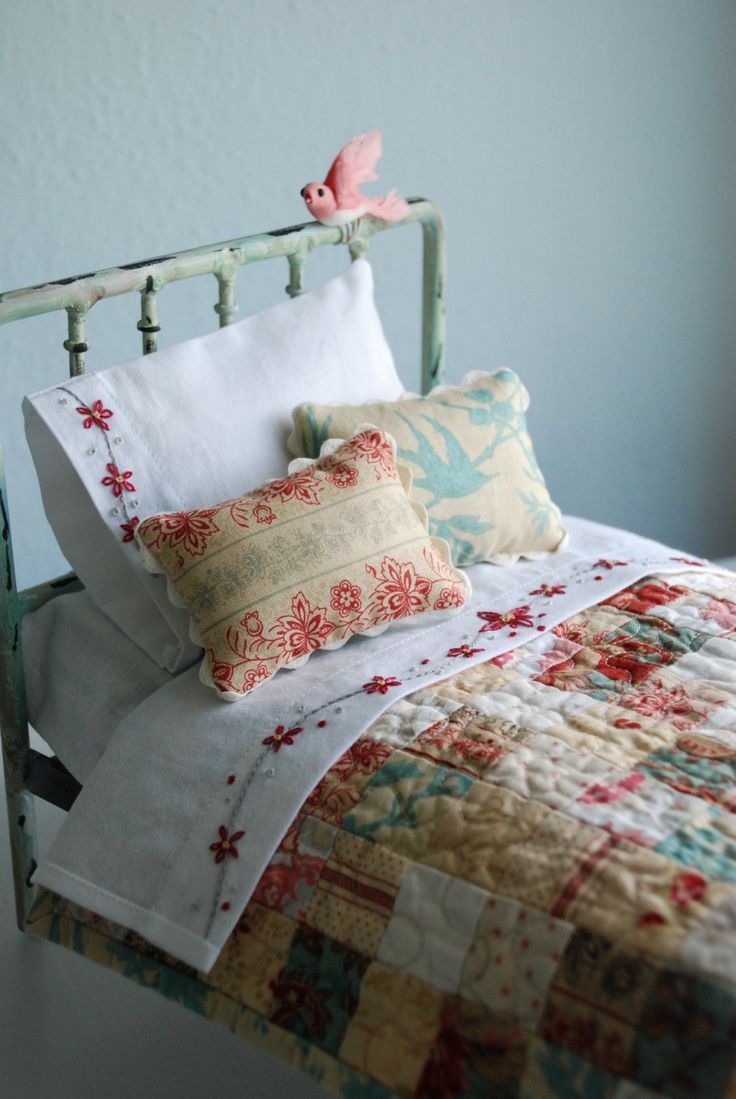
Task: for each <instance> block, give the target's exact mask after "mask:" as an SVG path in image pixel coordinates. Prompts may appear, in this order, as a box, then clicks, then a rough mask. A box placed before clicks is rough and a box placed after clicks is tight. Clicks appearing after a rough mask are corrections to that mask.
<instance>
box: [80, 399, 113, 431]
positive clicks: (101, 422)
mask: <svg viewBox="0 0 736 1099" xmlns="http://www.w3.org/2000/svg"><path fill="white" fill-rule="evenodd" d="M77 412H78V413H79V415H80V416H85V417H86V419H85V420H84V422H83V423H82V427H84V428H90V427H92V425H93V424H94V425H96V426H97V427H101V428H102V430H103V431H109V430H110V425H109V424H106V423H105V420H109V419H110V417H111V416H112V415H113V412H112V409H110V408H105V407H104V406H103V404H102V401H94V402H93V404H92V407H91V408H87V406H86V405H79V407H78V408H77Z"/></svg>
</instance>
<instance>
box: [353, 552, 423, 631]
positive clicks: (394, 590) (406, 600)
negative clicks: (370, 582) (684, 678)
mask: <svg viewBox="0 0 736 1099" xmlns="http://www.w3.org/2000/svg"><path fill="white" fill-rule="evenodd" d="M366 569H367V570H368V571H369V572H373V573H374V575H375V572H374V570H373V569H372V568H371V566H368V565H366ZM381 577H382V580H381V582H380V583H379V584H378V586H377V587H376V588H375V590H374V591H373V594H372V595H371V599H370V608H369V609H370V610H371V612H372V613H373V614H374V615H375V618H376V620H377V621H379V622H380V621H382V620H383V621H386V620H390V619H395V618H407V617H409V615H412V614H416V613H417V612H418V611H422V610H425V608H426V607H427V606H428V605H429V595H430V592H431V591H432V581H431V580H428V579H427V577H426V576H420V575H419V573H418V572H417V570H416V568H415V567H414V565H413V564H412V563H411V562H410V561H404V562H399V561H397V560H396V559H395V558H394V557H384V559H383V561H382V563H381Z"/></svg>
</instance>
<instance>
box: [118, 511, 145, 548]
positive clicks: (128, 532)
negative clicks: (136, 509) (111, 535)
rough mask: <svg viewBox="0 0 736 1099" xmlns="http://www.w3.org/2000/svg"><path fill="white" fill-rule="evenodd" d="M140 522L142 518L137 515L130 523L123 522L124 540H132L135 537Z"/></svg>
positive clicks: (121, 526)
mask: <svg viewBox="0 0 736 1099" xmlns="http://www.w3.org/2000/svg"><path fill="white" fill-rule="evenodd" d="M139 523H140V519H139V518H138V516H137V515H134V516H133V518H132V519H131V520H130V522H129V523H121V524H120V529H121V530H122V532H123V541H124V542H132V541H133V539H134V538H135V528H136V527H137V526H138V524H139Z"/></svg>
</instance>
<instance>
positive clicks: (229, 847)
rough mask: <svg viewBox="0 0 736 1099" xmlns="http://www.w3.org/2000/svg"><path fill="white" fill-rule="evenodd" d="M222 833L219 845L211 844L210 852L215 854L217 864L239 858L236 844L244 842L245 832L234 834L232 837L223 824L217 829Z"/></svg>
mask: <svg viewBox="0 0 736 1099" xmlns="http://www.w3.org/2000/svg"><path fill="white" fill-rule="evenodd" d="M217 831H218V832H219V833H220V838H219V840H218V841H217V843H211V844H210V851H214V852H215V862H223V860H224V859H227V858H233V859H237V858H239V855H238V849H237V847H236V846H235V844H236V843H237V842H238V840H242V838H243V836H244V835H245V832H233V834H232V835H231V836H228V834H227V828H226V827H225V825H224V824H221V825H220V827H219V828H218V829H217Z"/></svg>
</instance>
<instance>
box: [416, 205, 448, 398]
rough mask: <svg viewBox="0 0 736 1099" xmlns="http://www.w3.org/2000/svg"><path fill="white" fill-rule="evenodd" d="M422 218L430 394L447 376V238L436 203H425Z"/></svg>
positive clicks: (425, 384) (425, 387)
mask: <svg viewBox="0 0 736 1099" xmlns="http://www.w3.org/2000/svg"><path fill="white" fill-rule="evenodd" d="M424 208H426V213H425V209H424ZM419 220H420V221H421V223H422V236H423V240H424V257H423V262H424V277H423V292H422V393H429V391H430V389H431V388H432V387H433V386H435V385H439V383H440V382H441V381H443V379H444V375H445V283H446V281H447V237H446V234H445V223H444V221H443V220H442V214H441V213H440V212H439V210H438V209H437V207H436V206H435V205H434V203H433V202H426V201H425V202H423V209H422V213H421V214H420V216H419Z"/></svg>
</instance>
